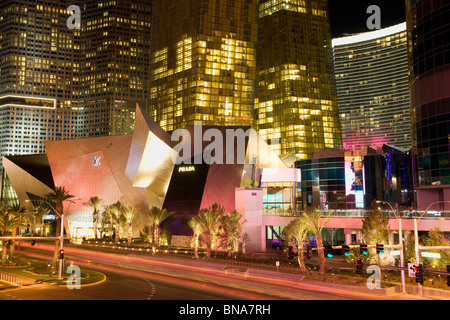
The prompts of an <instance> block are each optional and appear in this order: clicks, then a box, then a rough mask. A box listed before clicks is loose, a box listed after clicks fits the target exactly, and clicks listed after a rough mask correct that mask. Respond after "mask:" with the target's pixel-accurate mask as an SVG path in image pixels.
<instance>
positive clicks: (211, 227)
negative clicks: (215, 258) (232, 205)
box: [199, 203, 225, 260]
mask: <svg viewBox="0 0 450 320" xmlns="http://www.w3.org/2000/svg"><path fill="white" fill-rule="evenodd" d="M224 214H225V208H224V207H222V206H221V205H220V204H217V203H215V204H213V205H212V206H211V207H210V208H208V209H202V210H200V212H199V221H200V223H201V224H202V226H203V228H204V236H205V242H206V259H208V260H209V259H211V243H212V238H213V237H215V236H216V234H217V232H218V226H219V219H220V217H221V216H223V215H224Z"/></svg>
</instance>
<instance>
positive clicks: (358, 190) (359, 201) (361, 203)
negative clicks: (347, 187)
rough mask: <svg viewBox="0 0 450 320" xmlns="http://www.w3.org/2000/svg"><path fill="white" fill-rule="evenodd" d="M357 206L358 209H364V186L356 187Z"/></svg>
mask: <svg viewBox="0 0 450 320" xmlns="http://www.w3.org/2000/svg"><path fill="white" fill-rule="evenodd" d="M355 205H356V208H357V209H364V191H363V190H362V186H356V191H355Z"/></svg>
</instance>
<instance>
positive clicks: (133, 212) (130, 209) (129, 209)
mask: <svg viewBox="0 0 450 320" xmlns="http://www.w3.org/2000/svg"><path fill="white" fill-rule="evenodd" d="M139 212H140V209H139V208H138V207H135V206H133V205H125V206H123V212H122V215H123V217H124V218H125V223H126V227H127V229H128V236H127V238H128V246H131V240H132V238H133V224H134V221H135V219H136V217H137V216H138V214H139Z"/></svg>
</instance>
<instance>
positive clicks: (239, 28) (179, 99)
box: [149, 0, 258, 131]
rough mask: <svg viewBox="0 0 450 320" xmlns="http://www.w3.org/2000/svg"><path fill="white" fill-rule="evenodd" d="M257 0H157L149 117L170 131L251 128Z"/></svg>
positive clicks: (154, 7)
mask: <svg viewBox="0 0 450 320" xmlns="http://www.w3.org/2000/svg"><path fill="white" fill-rule="evenodd" d="M257 8H258V1H257V0H239V1H228V0H215V1H209V0H198V1H188V0H156V1H155V2H154V6H153V9H154V12H153V17H154V19H153V22H152V24H153V26H152V30H153V31H152V45H151V46H152V54H151V67H150V69H151V75H150V77H151V80H150V99H149V114H150V116H151V117H152V118H153V119H155V121H157V122H158V123H159V124H160V125H161V127H162V128H163V129H165V130H166V131H172V130H174V129H177V128H182V127H185V126H186V125H188V124H194V122H195V121H202V122H203V124H204V125H236V126H241V125H243V126H245V125H251V124H252V121H253V117H252V116H253V104H254V84H255V72H256V61H255V60H256V51H255V49H256V40H257Z"/></svg>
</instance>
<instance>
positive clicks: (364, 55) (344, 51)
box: [332, 23, 411, 151]
mask: <svg viewBox="0 0 450 320" xmlns="http://www.w3.org/2000/svg"><path fill="white" fill-rule="evenodd" d="M332 42H333V49H334V64H335V76H336V87H337V95H338V102H339V114H340V122H341V130H342V144H343V148H344V149H345V150H351V151H364V150H367V147H370V148H373V149H379V150H380V149H381V147H382V146H383V145H384V144H388V145H393V146H396V147H399V148H404V149H409V148H411V116H410V107H409V85H408V56H407V37H406V23H401V24H398V25H395V26H392V27H388V28H384V29H380V30H376V31H370V32H365V33H360V34H356V35H352V36H347V37H342V38H336V39H333V41H332Z"/></svg>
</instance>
